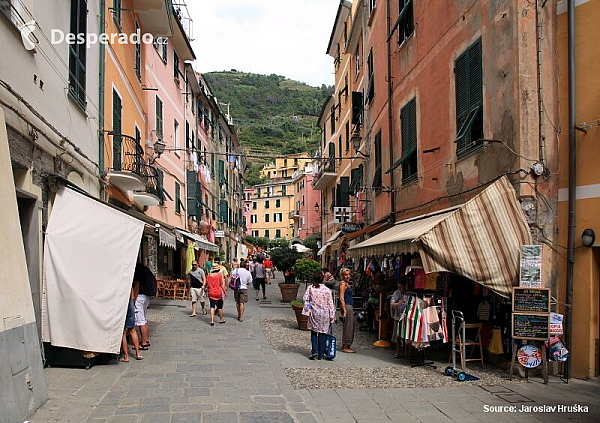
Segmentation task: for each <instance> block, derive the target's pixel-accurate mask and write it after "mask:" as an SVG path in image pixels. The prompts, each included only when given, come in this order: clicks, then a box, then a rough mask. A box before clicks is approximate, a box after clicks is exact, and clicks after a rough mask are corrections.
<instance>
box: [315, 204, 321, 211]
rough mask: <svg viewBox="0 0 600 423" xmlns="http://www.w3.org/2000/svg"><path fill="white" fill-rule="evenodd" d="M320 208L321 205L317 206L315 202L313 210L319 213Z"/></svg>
mask: <svg viewBox="0 0 600 423" xmlns="http://www.w3.org/2000/svg"><path fill="white" fill-rule="evenodd" d="M320 209H321V207H320V206H319V203H315V211H316V212H317V213H319V210H320Z"/></svg>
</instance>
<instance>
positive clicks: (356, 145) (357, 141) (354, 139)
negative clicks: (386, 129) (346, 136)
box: [350, 131, 369, 157]
mask: <svg viewBox="0 0 600 423" xmlns="http://www.w3.org/2000/svg"><path fill="white" fill-rule="evenodd" d="M350 141H352V145H353V146H354V150H356V152H357V153H358V154H360V155H361V156H363V157H369V155H368V154H365V153H363V152H362V151H360V150H359V148H360V143H361V141H362V137H361V136H360V134H359V133H358V131H355V132H354V134H353V135H352V138H350Z"/></svg>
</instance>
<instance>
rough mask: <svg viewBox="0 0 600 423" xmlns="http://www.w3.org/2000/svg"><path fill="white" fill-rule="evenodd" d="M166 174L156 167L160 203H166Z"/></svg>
mask: <svg viewBox="0 0 600 423" xmlns="http://www.w3.org/2000/svg"><path fill="white" fill-rule="evenodd" d="M164 178H165V175H164V173H163V171H162V170H161V169H156V188H157V191H158V198H160V205H161V206H162V205H163V204H165V188H164Z"/></svg>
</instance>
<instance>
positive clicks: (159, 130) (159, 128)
mask: <svg viewBox="0 0 600 423" xmlns="http://www.w3.org/2000/svg"><path fill="white" fill-rule="evenodd" d="M155 109H156V110H155V114H156V135H157V136H158V137H159V138H161V139H162V137H163V103H162V100H161V99H160V97H158V96H156V105H155Z"/></svg>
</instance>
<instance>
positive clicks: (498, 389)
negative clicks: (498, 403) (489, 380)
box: [481, 385, 514, 394]
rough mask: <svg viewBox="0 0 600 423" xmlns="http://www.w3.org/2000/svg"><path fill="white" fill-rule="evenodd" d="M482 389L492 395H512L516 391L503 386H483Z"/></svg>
mask: <svg viewBox="0 0 600 423" xmlns="http://www.w3.org/2000/svg"><path fill="white" fill-rule="evenodd" d="M481 389H483V390H485V391H488V392H489V393H491V394H498V393H505V394H511V393H514V391H513V390H512V389H511V388H509V387H508V386H503V385H492V386H482V387H481Z"/></svg>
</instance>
